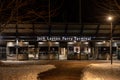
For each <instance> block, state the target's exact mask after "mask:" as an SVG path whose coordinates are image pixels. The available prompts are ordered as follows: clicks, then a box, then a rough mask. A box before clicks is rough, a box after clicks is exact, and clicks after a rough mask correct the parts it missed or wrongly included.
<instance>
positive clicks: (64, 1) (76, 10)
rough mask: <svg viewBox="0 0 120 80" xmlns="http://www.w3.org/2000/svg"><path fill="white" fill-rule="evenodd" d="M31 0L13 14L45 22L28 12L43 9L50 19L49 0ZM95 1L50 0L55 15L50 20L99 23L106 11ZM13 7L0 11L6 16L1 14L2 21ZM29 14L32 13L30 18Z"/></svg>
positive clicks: (7, 0) (6, 2) (24, 18)
mask: <svg viewBox="0 0 120 80" xmlns="http://www.w3.org/2000/svg"><path fill="white" fill-rule="evenodd" d="M9 1H11V0H4V3H5V6H6V4H8V3H9ZM31 1H32V0H28V2H29V4H28V5H27V6H24V7H21V8H20V9H18V15H16V14H17V11H16V12H14V14H13V15H14V16H22V19H21V17H20V18H19V19H21V20H22V21H25V20H30V21H31V22H36V21H37V22H44V20H43V19H42V18H38V17H37V19H35V21H33V20H34V18H36V15H33V14H30V13H28V10H34V11H36V12H38V13H39V12H40V11H43V13H45V14H42V16H43V17H44V15H45V19H46V21H48V19H49V18H48V13H49V12H48V3H49V0H33V2H31ZM80 1H81V2H82V3H81V4H80ZM93 1H96V0H50V9H51V15H52V13H54V15H53V16H51V20H50V21H51V22H59V23H99V22H102V21H103V17H102V16H104V15H105V14H104V13H103V12H105V11H104V10H102V9H100V8H99V7H98V6H96V5H95V4H94V3H93ZM23 2H24V0H23ZM5 6H4V7H5ZM80 6H81V8H80ZM12 8H14V5H11V8H10V9H9V8H8V9H7V10H6V11H3V12H1V13H0V15H4V16H1V21H3V19H7V18H6V16H8V18H9V16H10V15H11V14H10V11H12ZM16 9H17V8H16ZM6 13H7V14H6ZM26 13H27V14H26ZM23 15H24V16H25V17H24V16H23ZM28 15H30V18H29V16H28ZM26 16H28V17H26ZM46 16H47V17H46ZM32 19H33V20H32ZM13 21H14V20H13Z"/></svg>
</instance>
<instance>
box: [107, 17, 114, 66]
mask: <svg viewBox="0 0 120 80" xmlns="http://www.w3.org/2000/svg"><path fill="white" fill-rule="evenodd" d="M107 20H108V21H110V28H111V30H110V58H111V64H112V63H113V59H112V40H113V39H112V34H113V33H112V27H113V25H112V21H113V16H108V18H107Z"/></svg>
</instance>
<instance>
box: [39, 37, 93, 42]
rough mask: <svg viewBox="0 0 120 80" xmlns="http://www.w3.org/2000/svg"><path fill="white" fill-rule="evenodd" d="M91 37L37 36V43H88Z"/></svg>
mask: <svg viewBox="0 0 120 80" xmlns="http://www.w3.org/2000/svg"><path fill="white" fill-rule="evenodd" d="M88 40H91V37H79V36H50V37H49V36H38V37H37V41H88Z"/></svg>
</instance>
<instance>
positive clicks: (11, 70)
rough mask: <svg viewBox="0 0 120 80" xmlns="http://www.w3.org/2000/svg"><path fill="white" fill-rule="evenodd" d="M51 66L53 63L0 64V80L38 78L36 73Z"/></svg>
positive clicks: (34, 79) (33, 79)
mask: <svg viewBox="0 0 120 80" xmlns="http://www.w3.org/2000/svg"><path fill="white" fill-rule="evenodd" d="M53 68H55V66H53V65H20V66H19V65H18V66H11V65H10V66H0V80H38V79H37V77H38V74H40V73H41V72H45V71H47V70H50V69H53Z"/></svg>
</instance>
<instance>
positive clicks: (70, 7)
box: [52, 0, 104, 23]
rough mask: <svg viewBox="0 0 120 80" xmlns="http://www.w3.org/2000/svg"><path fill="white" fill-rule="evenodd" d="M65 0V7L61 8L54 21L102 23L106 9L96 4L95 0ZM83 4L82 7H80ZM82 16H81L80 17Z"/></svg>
mask: <svg viewBox="0 0 120 80" xmlns="http://www.w3.org/2000/svg"><path fill="white" fill-rule="evenodd" d="M81 2H82V3H81V4H80V0H64V4H63V7H62V8H61V10H59V14H58V16H57V17H54V18H52V20H53V22H66V23H80V21H81V22H82V23H101V22H103V19H102V18H103V17H102V16H103V15H104V13H103V12H104V10H101V9H100V8H99V7H98V6H96V5H95V4H94V2H93V0H81ZM80 5H81V8H80ZM80 16H81V17H80Z"/></svg>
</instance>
